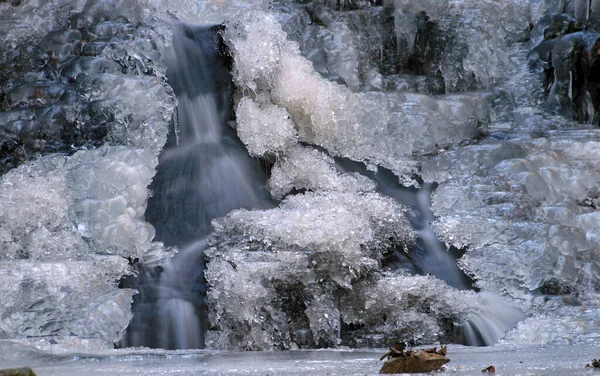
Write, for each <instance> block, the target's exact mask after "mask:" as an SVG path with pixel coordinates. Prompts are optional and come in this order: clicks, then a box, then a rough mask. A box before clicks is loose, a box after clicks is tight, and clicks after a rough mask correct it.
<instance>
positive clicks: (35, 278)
mask: <svg viewBox="0 0 600 376" xmlns="http://www.w3.org/2000/svg"><path fill="white" fill-rule="evenodd" d="M126 272H127V261H126V260H125V259H123V258H117V257H110V258H109V257H102V258H96V259H92V260H88V261H66V260H62V261H60V262H39V261H36V260H18V261H10V262H3V263H2V267H0V280H1V281H2V286H4V287H3V293H2V297H1V298H0V300H1V302H2V320H0V337H1V338H16V337H23V336H29V337H40V336H80V337H82V338H86V337H87V338H100V339H103V340H105V341H107V342H113V341H115V340H116V339H118V338H120V337H121V336H122V335H123V331H124V329H125V327H127V324H128V323H129V320H130V319H131V312H130V305H131V299H132V295H133V290H126V289H117V288H116V287H115V283H116V280H117V279H118V278H120V276H121V275H123V274H124V273H126Z"/></svg>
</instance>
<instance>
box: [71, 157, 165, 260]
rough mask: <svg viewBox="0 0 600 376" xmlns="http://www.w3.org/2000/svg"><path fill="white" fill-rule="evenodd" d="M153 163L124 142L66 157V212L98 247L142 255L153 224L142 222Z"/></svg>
mask: <svg viewBox="0 0 600 376" xmlns="http://www.w3.org/2000/svg"><path fill="white" fill-rule="evenodd" d="M157 164H158V160H157V158H156V157H153V156H152V155H151V154H150V153H148V152H146V151H144V150H139V149H131V148H128V147H126V146H115V147H101V148H99V149H96V150H90V151H80V152H78V153H76V154H75V155H73V156H72V157H71V158H70V159H69V167H68V172H67V181H68V196H69V199H70V200H71V205H70V208H69V210H70V214H71V217H72V219H73V220H74V222H75V225H76V226H77V229H78V231H79V233H80V234H81V236H82V237H83V238H84V239H87V240H88V241H89V242H90V243H91V244H92V245H93V246H94V248H95V250H96V251H97V252H102V253H104V252H108V253H115V254H119V255H127V256H132V257H143V255H144V254H145V253H146V251H147V250H149V249H150V245H151V244H150V243H151V241H152V239H153V238H154V233H155V231H154V228H153V227H152V226H151V225H150V224H149V223H147V222H145V221H144V212H145V210H146V201H147V199H148V196H149V192H148V189H147V188H146V187H148V186H149V185H150V181H151V180H152V177H153V176H154V173H155V170H154V169H155V167H156V165H157Z"/></svg>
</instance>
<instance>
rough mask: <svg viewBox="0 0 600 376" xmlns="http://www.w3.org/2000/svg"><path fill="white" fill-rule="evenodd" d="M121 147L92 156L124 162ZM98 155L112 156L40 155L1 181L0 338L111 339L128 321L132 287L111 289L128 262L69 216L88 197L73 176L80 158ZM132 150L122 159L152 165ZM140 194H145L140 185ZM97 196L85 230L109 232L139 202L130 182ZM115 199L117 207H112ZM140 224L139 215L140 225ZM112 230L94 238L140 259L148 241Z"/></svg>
mask: <svg viewBox="0 0 600 376" xmlns="http://www.w3.org/2000/svg"><path fill="white" fill-rule="evenodd" d="M123 149H124V147H123V148H117V150H114V151H120V152H121V153H120V155H119V153H118V152H116V153H113V155H112V156H109V157H107V158H105V159H104V160H102V158H97V160H101V161H100V162H99V163H98V165H101V164H102V163H103V162H104V163H107V162H108V161H107V160H110V159H111V158H110V157H112V162H113V163H114V162H116V161H118V160H119V159H121V161H122V160H123V159H126V158H123V157H124V155H126V153H123V151H124V150H123ZM102 152H105V153H107V154H109V155H110V152H109V150H106V149H104V150H98V151H81V152H79V153H78V154H76V155H75V156H74V157H72V158H70V159H69V158H67V157H62V156H47V157H42V158H40V159H38V160H36V161H34V162H31V163H28V164H25V165H22V166H21V167H19V168H17V169H14V170H12V171H10V172H9V173H7V174H5V175H4V176H3V177H2V179H0V197H1V198H2V199H1V200H0V213H1V215H0V218H2V220H1V221H2V223H1V226H0V227H1V228H2V230H1V245H0V249H2V255H1V256H0V259H2V268H1V271H2V272H1V273H0V276H1V277H0V278H1V279H2V280H3V281H4V282H3V284H2V285H3V286H4V288H5V289H6V290H5V292H4V293H3V294H2V320H1V321H0V328H1V333H0V335H1V336H2V337H3V338H14V337H22V336H31V337H39V336H50V335H54V336H70V335H77V336H81V337H97V338H101V339H104V340H106V341H109V342H112V341H115V340H117V339H118V338H119V337H120V336H121V335H122V332H123V330H124V328H125V327H126V326H127V324H128V322H129V319H130V318H131V313H130V311H129V306H130V304H131V296H132V293H133V291H130V290H119V289H117V288H116V283H117V281H118V279H119V278H120V277H121V276H122V275H124V274H126V273H128V265H127V260H126V259H125V258H123V257H117V256H109V255H107V254H106V253H107V251H109V247H107V246H104V247H102V246H99V245H101V244H96V245H95V246H92V245H91V244H90V242H89V240H90V239H89V238H86V237H85V236H82V235H83V234H82V232H81V231H79V229H78V227H77V224H76V218H74V216H73V215H72V213H73V210H74V209H75V208H76V207H77V204H78V203H79V202H78V197H77V195H78V194H81V193H88V195H87V196H91V194H90V192H85V191H82V190H81V188H80V185H81V180H80V179H81V178H83V177H84V176H81V175H78V174H77V173H76V171H77V169H78V167H80V164H79V161H78V159H79V158H83V157H84V156H83V155H85V154H88V155H89V154H96V155H98V154H100V155H101V154H102ZM130 152H131V154H130V155H129V158H128V160H127V161H128V162H129V163H130V164H133V165H134V166H135V167H139V168H140V169H143V168H144V167H143V163H144V162H146V163H149V164H150V166H152V163H153V162H154V158H152V157H147V160H146V161H143V158H135V155H136V151H135V150H131V151H130ZM109 163H110V162H109ZM92 171H93V169H92ZM119 172H121V173H123V172H125V171H123V169H121V170H119V169H115V170H112V171H105V173H104V177H107V175H108V176H109V174H110V173H119ZM98 175H100V176H102V174H101V173H99V174H98ZM93 182H94V179H90V180H87V181H86V184H92V183H93ZM106 186H107V185H105V187H106ZM108 186H110V185H108ZM142 191H143V195H144V196H145V195H147V190H146V189H145V186H144V187H143V188H142ZM105 192H106V191H105ZM98 193H99V194H97V195H95V196H94V197H95V205H96V207H97V209H98V210H97V211H96V212H95V213H96V214H97V215H98V216H97V217H96V218H87V221H88V223H89V225H90V227H92V228H94V227H96V228H98V227H99V226H98V225H103V228H104V226H106V228H107V229H111V228H113V229H115V228H116V229H122V226H123V222H124V220H123V218H121V217H120V216H119V215H118V213H119V212H120V214H121V215H126V211H127V206H129V207H135V206H136V200H135V199H134V198H131V197H130V196H132V194H134V193H138V194H139V193H140V192H136V187H135V185H133V186H124V187H122V190H121V191H119V193H120V194H121V195H120V196H119V197H120V198H121V200H115V198H114V197H110V195H106V194H105V195H104V197H103V195H102V193H103V192H98ZM125 197H128V199H126V198H125ZM88 199H89V198H88ZM114 201H120V204H122V205H115V204H114ZM111 211H112V212H111ZM103 213H104V215H102V214H103ZM109 213H110V214H112V216H111V215H110V214H109ZM94 219H95V221H94ZM143 225H144V223H143V222H141V221H139V220H138V226H143ZM117 232H118V231H114V230H113V231H112V232H111V233H109V234H105V236H104V238H102V237H98V238H99V239H94V238H91V239H93V240H92V242H94V241H96V242H101V241H103V240H104V241H108V242H110V243H112V244H120V245H122V246H123V248H124V250H121V251H122V252H121V253H120V255H122V256H125V255H132V254H133V255H135V256H136V257H137V256H138V255H139V254H138V252H136V250H139V251H140V253H142V251H143V250H144V248H146V249H147V248H148V240H147V239H143V240H142V239H140V238H139V237H138V238H136V235H135V232H131V233H129V232H128V233H127V234H126V235H125V237H127V238H128V239H126V240H124V239H120V238H119V236H114V235H120V237H123V234H115V233H117ZM86 235H87V234H86ZM111 235H112V236H111ZM127 243H129V244H127ZM126 245H130V246H131V248H126ZM110 250H111V251H113V252H114V251H116V250H117V249H110ZM117 254H118V253H117Z"/></svg>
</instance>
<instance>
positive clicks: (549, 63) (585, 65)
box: [529, 31, 600, 124]
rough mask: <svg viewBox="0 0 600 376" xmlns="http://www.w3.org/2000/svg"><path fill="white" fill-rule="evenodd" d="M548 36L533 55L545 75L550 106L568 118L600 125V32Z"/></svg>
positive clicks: (533, 64)
mask: <svg viewBox="0 0 600 376" xmlns="http://www.w3.org/2000/svg"><path fill="white" fill-rule="evenodd" d="M555 35H556V33H555V32H550V33H549V37H551V39H545V40H544V41H543V42H541V43H540V44H539V45H538V46H537V47H535V48H534V49H533V50H532V51H531V52H530V54H529V62H530V67H531V68H532V69H534V70H537V71H538V72H540V73H541V74H543V75H544V79H545V80H544V85H545V88H544V90H545V94H546V105H547V106H548V107H549V108H550V109H551V110H553V111H556V112H558V113H560V114H561V115H564V116H566V117H568V118H571V119H574V120H577V121H580V122H588V123H593V124H600V115H599V112H600V72H599V70H600V34H598V33H596V32H592V31H585V32H581V31H580V32H575V33H571V34H567V35H563V36H559V37H555Z"/></svg>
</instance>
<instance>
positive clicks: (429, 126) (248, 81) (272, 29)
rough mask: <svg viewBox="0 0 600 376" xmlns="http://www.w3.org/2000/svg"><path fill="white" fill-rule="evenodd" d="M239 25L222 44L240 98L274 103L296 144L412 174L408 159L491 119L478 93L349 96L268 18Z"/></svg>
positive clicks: (248, 18) (248, 17)
mask: <svg viewBox="0 0 600 376" xmlns="http://www.w3.org/2000/svg"><path fill="white" fill-rule="evenodd" d="M237 22H238V23H239V24H238V23H236V24H234V25H232V26H231V27H229V28H228V29H227V31H226V32H225V39H226V42H227V43H228V45H229V47H230V48H231V51H232V54H233V56H234V62H235V63H234V69H233V76H234V82H235V83H236V84H237V85H238V87H239V88H240V91H241V93H242V94H243V95H248V96H250V97H253V96H258V97H260V98H271V101H272V102H273V104H275V105H277V106H280V107H283V108H285V109H286V110H287V112H288V113H289V114H290V115H291V120H293V122H294V124H295V126H296V129H297V131H298V136H299V140H301V141H305V142H308V143H312V144H317V145H320V146H323V147H325V148H327V149H328V150H329V151H330V152H331V153H332V154H335V155H342V156H346V157H349V158H351V159H354V160H365V161H372V162H374V163H378V164H381V165H383V166H385V167H388V168H391V169H392V170H394V171H396V172H398V173H405V174H409V173H411V172H414V171H413V166H412V165H411V162H409V161H407V157H408V156H410V155H413V154H423V153H430V152H434V151H435V150H436V147H437V146H438V145H444V144H447V143H453V142H457V141H460V140H462V139H465V138H467V139H468V138H473V137H476V136H477V135H478V134H479V129H478V128H477V126H479V125H481V124H482V123H485V122H486V121H487V119H488V116H489V114H488V113H487V111H486V110H485V109H486V107H487V104H486V102H485V98H484V97H481V96H477V95H473V96H466V95H465V96H463V97H462V98H460V99H459V98H447V99H446V98H441V99H433V98H430V97H427V96H424V95H417V94H399V93H387V94H384V93H377V92H366V93H354V92H352V90H350V89H349V88H348V87H346V86H342V85H340V84H337V83H335V82H331V81H327V80H326V79H324V78H323V77H321V76H320V75H319V74H318V73H316V72H315V70H314V69H313V66H312V64H311V63H310V61H308V60H307V59H306V58H304V57H302V56H301V54H300V50H299V47H298V44H297V43H294V42H291V41H289V40H288V39H287V37H286V34H285V32H284V31H283V29H282V27H281V25H280V24H279V23H278V22H277V21H276V20H275V19H274V17H273V16H271V15H270V14H263V13H259V12H248V13H245V14H243V15H242V16H241V18H240V19H238V20H237ZM259 41H260V42H259ZM257 56H258V57H259V58H258V61H257ZM481 109H483V111H482V110H481ZM242 121H243V119H242ZM261 121H264V122H265V123H266V124H268V123H269V121H268V119H263V120H261Z"/></svg>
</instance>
